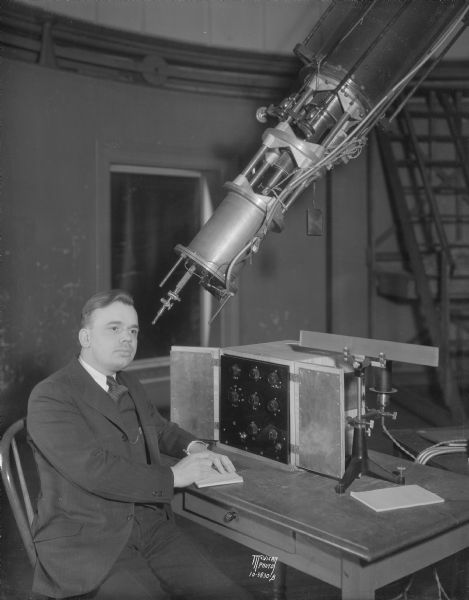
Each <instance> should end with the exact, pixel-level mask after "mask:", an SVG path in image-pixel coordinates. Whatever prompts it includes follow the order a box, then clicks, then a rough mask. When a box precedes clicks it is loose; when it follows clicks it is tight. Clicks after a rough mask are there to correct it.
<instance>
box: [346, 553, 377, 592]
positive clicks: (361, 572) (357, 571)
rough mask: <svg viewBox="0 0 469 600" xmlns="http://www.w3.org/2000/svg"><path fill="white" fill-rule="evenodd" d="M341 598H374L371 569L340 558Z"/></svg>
mask: <svg viewBox="0 0 469 600" xmlns="http://www.w3.org/2000/svg"><path fill="white" fill-rule="evenodd" d="M342 600H375V585H374V577H373V570H372V568H371V567H370V566H368V567H367V568H366V569H363V568H362V567H360V565H359V564H357V563H354V562H352V561H348V560H346V559H343V560H342Z"/></svg>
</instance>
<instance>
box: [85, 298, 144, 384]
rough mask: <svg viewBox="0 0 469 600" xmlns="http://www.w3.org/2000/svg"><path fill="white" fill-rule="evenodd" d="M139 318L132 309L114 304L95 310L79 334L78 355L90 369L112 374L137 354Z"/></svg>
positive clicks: (120, 304)
mask: <svg viewBox="0 0 469 600" xmlns="http://www.w3.org/2000/svg"><path fill="white" fill-rule="evenodd" d="M137 336H138V317H137V312H136V310H135V308H134V307H133V306H130V305H128V304H123V303H122V302H113V303H112V304H110V305H109V306H106V307H104V308H97V309H96V310H95V311H94V312H93V313H92V315H91V319H90V322H89V323H88V326H87V327H85V328H83V329H81V330H80V333H79V339H80V344H81V346H82V350H81V355H82V357H83V359H84V360H85V361H86V362H87V363H88V364H90V365H91V366H92V367H94V368H95V369H97V370H98V371H100V372H101V373H104V375H111V374H113V373H115V372H116V371H120V370H121V369H124V368H125V367H126V366H127V365H128V364H130V363H131V362H132V360H133V358H134V356H135V352H136V351H137Z"/></svg>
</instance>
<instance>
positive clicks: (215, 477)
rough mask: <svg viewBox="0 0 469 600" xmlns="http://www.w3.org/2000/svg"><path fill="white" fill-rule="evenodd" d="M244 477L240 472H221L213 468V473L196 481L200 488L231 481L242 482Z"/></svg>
mask: <svg viewBox="0 0 469 600" xmlns="http://www.w3.org/2000/svg"><path fill="white" fill-rule="evenodd" d="M243 481H244V479H243V478H242V476H241V475H240V474H239V473H219V472H218V471H215V469H213V473H210V475H207V477H204V478H203V479H199V480H198V481H196V482H195V485H196V486H197V487H198V488H202V487H209V486H211V485H226V484H229V483H242V482H243Z"/></svg>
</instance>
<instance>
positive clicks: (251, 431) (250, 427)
mask: <svg viewBox="0 0 469 600" xmlns="http://www.w3.org/2000/svg"><path fill="white" fill-rule="evenodd" d="M258 431H259V427H258V426H257V425H256V423H255V422H254V421H251V422H250V423H249V425H248V433H249V435H251V436H255V435H257V433H258Z"/></svg>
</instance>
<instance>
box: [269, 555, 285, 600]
mask: <svg viewBox="0 0 469 600" xmlns="http://www.w3.org/2000/svg"><path fill="white" fill-rule="evenodd" d="M272 591H273V595H272V600H287V596H286V592H287V566H286V565H285V564H284V563H281V562H277V564H276V565H275V579H274V581H273V590H272Z"/></svg>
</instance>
